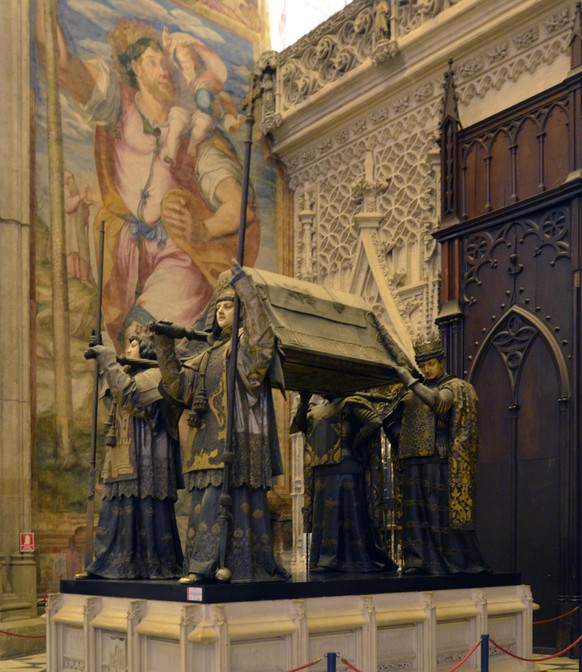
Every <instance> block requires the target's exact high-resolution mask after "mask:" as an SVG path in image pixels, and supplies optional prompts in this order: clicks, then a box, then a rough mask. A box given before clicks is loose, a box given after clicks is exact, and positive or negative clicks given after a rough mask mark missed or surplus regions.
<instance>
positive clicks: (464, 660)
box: [449, 640, 481, 672]
mask: <svg viewBox="0 0 582 672" xmlns="http://www.w3.org/2000/svg"><path fill="white" fill-rule="evenodd" d="M479 646H481V640H479V641H478V642H477V643H476V644H475V646H474V647H473V648H472V649H471V650H470V651H469V653H467V654H466V655H465V656H464V657H463V658H461V660H459V662H458V663H457V664H456V665H455V666H454V667H451V669H450V670H449V672H455V670H458V669H459V667H461V665H464V664H465V663H466V662H467V661H468V660H469V658H470V657H471V656H472V655H473V654H474V653H475V651H477V649H478V648H479Z"/></svg>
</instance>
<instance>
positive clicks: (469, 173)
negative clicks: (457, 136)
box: [458, 91, 572, 219]
mask: <svg viewBox="0 0 582 672" xmlns="http://www.w3.org/2000/svg"><path fill="white" fill-rule="evenodd" d="M554 98H555V99H552V100H550V101H547V100H546V99H543V100H534V101H528V103H527V104H526V105H522V106H519V107H518V108H517V109H514V110H512V113H511V114H508V115H507V118H505V119H503V120H502V121H501V123H499V121H498V120H496V121H495V123H494V124H493V125H492V124H491V122H488V123H484V124H479V125H477V126H475V127H473V128H472V129H470V130H468V131H467V132H461V143H460V161H459V164H458V170H459V171H460V173H459V184H460V194H459V198H460V203H459V209H460V212H461V215H462V218H463V219H471V218H474V217H478V216H479V215H483V214H485V213H488V212H491V211H494V210H498V209H500V208H503V207H505V206H507V205H511V204H512V203H516V202H518V201H523V200H525V199H527V198H530V197H531V196H535V195H536V194H540V193H543V192H545V191H547V190H548V189H552V188H553V187H556V186H558V185H559V184H562V183H563V182H564V181H565V180H566V178H567V176H568V172H569V165H570V164H569V156H568V150H567V148H568V128H569V124H570V123H571V109H570V108H571V106H572V98H571V95H570V92H568V91H566V92H564V91H560V92H558V93H556V94H555V96H554Z"/></svg>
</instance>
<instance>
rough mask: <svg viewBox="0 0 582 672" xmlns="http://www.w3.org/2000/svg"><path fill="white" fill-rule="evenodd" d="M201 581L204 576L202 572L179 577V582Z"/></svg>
mask: <svg viewBox="0 0 582 672" xmlns="http://www.w3.org/2000/svg"><path fill="white" fill-rule="evenodd" d="M201 581H202V577H201V576H200V574H188V575H187V576H183V577H182V578H181V579H178V583H200V582H201Z"/></svg>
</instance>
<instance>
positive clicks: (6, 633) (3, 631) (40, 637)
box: [0, 630, 46, 639]
mask: <svg viewBox="0 0 582 672" xmlns="http://www.w3.org/2000/svg"><path fill="white" fill-rule="evenodd" d="M0 635H8V637H22V638H24V639H44V638H46V635H20V634H18V633H17V632H6V631H5V630H0Z"/></svg>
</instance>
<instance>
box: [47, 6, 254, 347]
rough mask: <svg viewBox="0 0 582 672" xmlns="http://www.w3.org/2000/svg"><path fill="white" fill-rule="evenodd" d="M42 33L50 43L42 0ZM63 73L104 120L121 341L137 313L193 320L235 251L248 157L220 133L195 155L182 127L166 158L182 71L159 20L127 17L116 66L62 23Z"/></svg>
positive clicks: (109, 291)
mask: <svg viewBox="0 0 582 672" xmlns="http://www.w3.org/2000/svg"><path fill="white" fill-rule="evenodd" d="M37 7H38V16H37V26H38V28H37V36H38V41H39V43H40V45H41V46H42V44H43V43H44V22H43V2H42V0H39V2H38V4H37ZM58 41H59V61H58V68H59V83H60V86H61V88H62V90H63V91H64V92H65V93H66V94H67V95H68V96H70V97H71V98H72V99H73V100H74V101H75V102H76V103H77V104H78V105H79V106H80V107H81V109H82V111H83V112H84V114H85V115H86V118H87V120H88V121H89V122H90V123H91V124H93V125H94V126H95V161H96V168H97V175H98V179H99V186H100V190H101V196H102V201H103V206H102V208H101V209H100V211H99V212H98V213H97V215H96V218H95V227H96V230H98V227H99V225H100V223H101V221H103V222H104V223H105V237H106V243H105V251H104V252H105V254H104V273H103V314H104V320H105V326H106V328H107V331H108V333H109V335H110V336H111V338H112V339H113V341H114V342H117V344H118V347H119V349H121V348H122V346H123V344H124V334H125V332H126V330H127V328H128V327H129V326H130V325H131V324H133V323H136V322H137V323H146V322H148V321H150V320H151V319H152V318H155V319H164V320H170V321H175V322H177V323H180V324H191V323H193V322H194V321H195V319H196V318H197V317H198V316H199V314H200V312H201V311H202V309H203V308H204V306H205V305H206V303H207V301H208V299H209V297H210V295H211V292H212V287H213V285H214V282H215V279H216V277H217V276H218V275H219V274H220V273H221V272H222V271H223V270H225V269H226V268H228V266H229V264H230V259H231V258H232V257H233V256H234V255H235V251H236V233H237V231H238V225H239V218H240V204H241V195H242V191H241V180H242V168H241V165H240V162H239V160H238V158H237V156H236V152H235V149H234V147H233V146H232V144H231V143H230V142H229V141H228V139H227V137H226V136H225V135H224V134H223V133H218V132H217V133H211V134H209V135H208V136H207V137H206V138H205V139H204V140H203V141H202V142H201V143H200V145H199V146H198V148H197V152H196V154H195V156H192V155H191V154H189V153H188V151H187V147H188V143H189V138H188V137H187V136H185V137H184V139H183V142H182V143H181V146H180V150H179V152H178V154H177V156H176V160H175V161H173V162H168V161H164V156H166V154H167V152H166V148H165V144H166V143H167V137H168V131H169V114H170V110H171V109H172V107H173V106H174V103H175V100H176V86H175V83H174V73H173V70H172V65H171V62H170V60H169V58H168V55H167V52H166V51H165V50H164V48H163V41H162V36H161V34H160V33H158V32H157V31H156V30H155V29H154V28H153V27H152V26H151V25H149V24H145V23H143V22H138V21H127V20H121V19H119V20H118V21H117V24H116V26H115V27H114V28H113V30H112V31H111V32H110V33H109V36H108V41H109V44H110V45H111V48H112V54H113V57H114V59H115V66H113V67H112V66H111V65H109V64H108V63H106V62H105V61H104V60H102V59H99V58H94V59H80V58H77V57H74V56H73V55H72V54H71V52H70V50H69V49H68V47H67V44H66V42H65V39H64V36H63V33H62V31H61V30H60V29H59V34H58ZM247 225H248V227H249V229H248V231H247V241H248V242H247V255H246V258H245V262H246V263H247V264H252V263H253V262H254V259H255V257H256V252H257V248H258V221H257V216H256V212H255V210H254V208H253V207H249V210H248V213H247Z"/></svg>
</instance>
